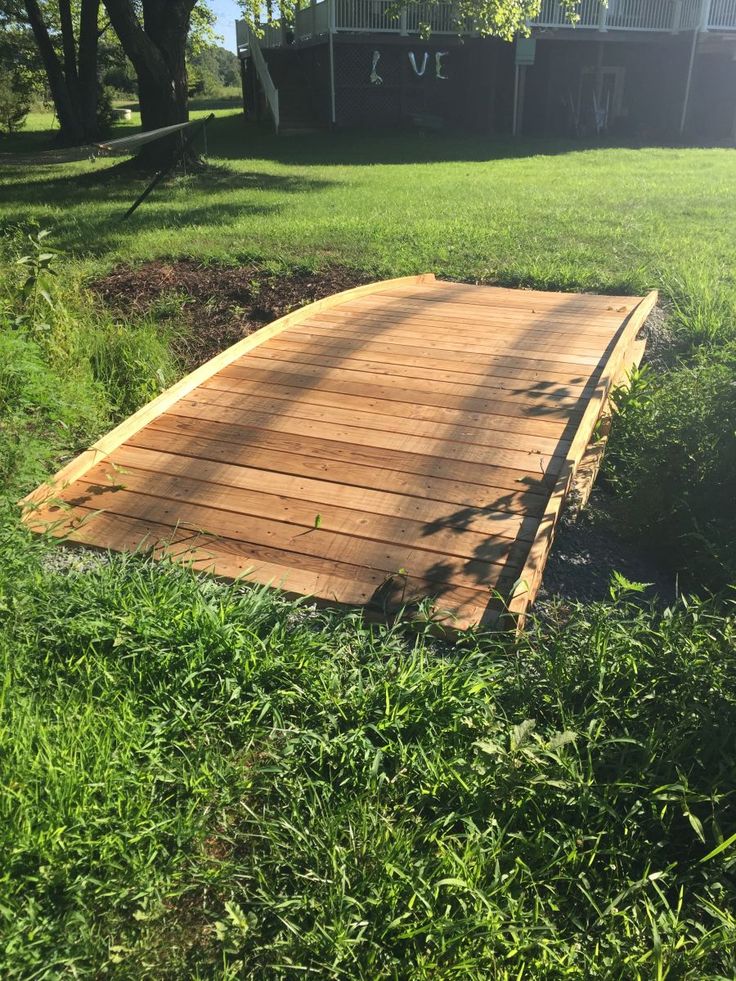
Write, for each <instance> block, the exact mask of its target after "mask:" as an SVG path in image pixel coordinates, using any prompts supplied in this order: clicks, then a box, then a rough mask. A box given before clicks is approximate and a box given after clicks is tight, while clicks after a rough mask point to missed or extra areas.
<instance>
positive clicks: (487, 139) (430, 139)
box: [208, 115, 660, 167]
mask: <svg viewBox="0 0 736 981" xmlns="http://www.w3.org/2000/svg"><path fill="white" fill-rule="evenodd" d="M208 143H209V150H210V153H211V154H212V155H213V156H220V157H223V158H226V159H231V160H243V159H247V158H249V157H250V158H253V157H256V158H263V159H268V160H273V161H275V162H278V163H283V164H295V165H298V166H307V167H308V166H330V165H333V166H350V165H353V164H354V165H358V166H366V165H369V164H421V163H485V162H489V161H493V160H513V159H523V158H527V157H540V156H541V157H552V156H560V155H564V154H568V153H581V152H583V151H586V150H612V149H629V150H641V149H646V148H649V147H650V146H652V145H656V146H658V145H660V144H642V143H641V142H637V141H636V140H631V141H627V140H608V141H605V140H601V139H571V138H564V137H541V136H540V137H530V136H523V137H518V138H512V137H510V136H508V135H504V134H477V133H476V134H473V133H471V134H468V133H460V132H457V131H447V132H439V133H438V132H432V133H425V132H423V131H421V130H417V129H409V130H401V131H399V130H396V129H392V130H386V129H383V130H382V129H371V130H366V129H360V130H347V129H342V130H338V131H336V132H328V131H327V130H323V131H318V132H314V133H296V134H281V135H278V136H276V135H275V134H274V133H273V132H271V131H270V130H269V129H267V128H265V127H264V126H262V125H261V124H259V123H256V122H253V121H248V120H244V119H243V117H242V116H240V115H231V116H222V117H220V118H218V119H215V120H214V121H213V122H212V123H211V124H210V126H209V127H208Z"/></svg>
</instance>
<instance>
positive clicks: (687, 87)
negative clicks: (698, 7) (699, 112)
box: [680, 27, 700, 136]
mask: <svg viewBox="0 0 736 981" xmlns="http://www.w3.org/2000/svg"><path fill="white" fill-rule="evenodd" d="M699 33H700V28H698V27H696V28H695V30H694V31H693V41H692V44H691V45H690V60H689V61H688V65H687V78H686V79H685V95H684V97H683V100H682V113H681V114H680V136H682V134H683V133H684V132H685V123H686V122H687V111H688V109H689V108H690V87H691V85H692V81H693V67H694V65H695V50H696V48H697V46H698V34H699Z"/></svg>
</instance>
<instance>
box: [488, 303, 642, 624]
mask: <svg viewBox="0 0 736 981" xmlns="http://www.w3.org/2000/svg"><path fill="white" fill-rule="evenodd" d="M657 298H658V293H657V291H656V290H653V291H652V292H650V293H649V294H648V295H647V296H646V297H644V299H643V300H641V301H640V302H639V304H638V306H637V307H635V309H634V311H633V312H632V313H631V314H629V316H628V318H627V320H626V322H625V324H624V327H623V330H621V331H620V332H619V334H618V340H617V343H616V347H615V349H614V351H613V352H612V354H611V356H610V357H609V359H608V362H607V363H606V366H605V368H604V371H603V374H602V376H601V378H600V381H599V382H598V387H597V389H596V393H595V395H594V396H593V397H592V398H591V399H590V401H589V402H588V404H587V406H586V408H585V412H584V413H583V418H582V419H581V421H580V424H579V426H578V430H577V432H576V434H575V437H574V438H573V441H572V443H571V445H570V449H569V450H568V452H567V457H566V459H565V462H564V465H563V467H562V469H561V470H560V472H559V474H558V477H557V483H556V484H555V487H554V490H553V491H552V494H551V495H550V498H549V501H548V503H547V507H546V508H545V513H544V515H543V516H542V520H541V521H540V523H539V528H538V530H537V534H536V536H535V539H534V541H533V542H532V545H531V548H530V549H529V554H528V556H527V559H526V562H525V563H524V567H523V569H522V572H521V575H520V576H519V580H520V583H519V587H518V588H517V589H516V590H515V594H514V596H513V597H512V598H511V601H510V603H509V605H508V609H509V612H510V613H512V614H516V615H518V617H519V625H520V627H521V626H522V625H523V618H524V615H525V613H526V610H527V609H528V607H529V605H530V604H531V603H532V602H533V601H534V598H535V596H536V594H537V591H538V589H539V585H540V583H541V579H542V572H543V570H544V564H545V562H546V560H547V556H548V554H549V550H550V548H551V547H552V542H553V540H554V534H555V531H556V528H557V522H558V519H559V516H560V512H561V510H562V505H563V503H564V500H565V496H566V494H567V492H568V490H569V488H570V484H571V482H572V480H573V477H574V475H575V469H576V467H577V465H578V463H579V461H580V459H581V457H582V456H583V454H584V452H585V448H586V447H587V445H588V443H589V442H590V438H591V436H592V434H593V429H594V427H595V424H596V420H597V419H598V416H599V415H600V413H601V409H602V408H603V405H604V403H605V401H606V399H607V398H608V395H609V393H610V391H611V388H612V386H613V384H614V382H615V380H616V378H617V377H618V376H619V373H620V371H621V366H622V364H623V362H624V360H625V358H626V355H627V353H628V352H629V351H630V349H631V346H632V345H633V344H634V342H635V341H636V337H637V334H638V333H639V331H640V330H641V328H642V327H643V325H644V322H645V321H646V319H647V317H648V316H649V314H650V313H651V312H652V310H653V309H654V307H655V305H656V303H657Z"/></svg>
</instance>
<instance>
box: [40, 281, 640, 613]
mask: <svg viewBox="0 0 736 981" xmlns="http://www.w3.org/2000/svg"><path fill="white" fill-rule="evenodd" d="M655 300H656V294H650V296H648V297H647V298H646V299H645V300H639V299H638V298H635V297H605V296H593V295H590V294H585V295H583V294H579V295H578V294H557V293H540V292H538V291H525V290H506V289H498V288H494V287H475V286H469V285H466V284H455V283H439V282H436V281H435V280H434V277H433V276H418V277H409V278H407V279H403V280H391V281H387V282H384V283H374V284H370V285H368V286H363V287H359V288H357V289H356V290H349V291H347V292H346V293H343V294H338V295H336V296H333V297H329V298H327V299H326V300H321V301H319V302H318V303H316V304H311V305H309V306H306V307H304V308H302V309H300V310H297V311H295V312H293V313H291V314H289V315H288V316H287V317H284V318H282V319H281V320H279V321H276V322H275V323H273V324H271V325H269V326H268V327H265V328H263V329H262V330H260V331H258V332H257V333H256V334H253V335H251V336H249V337H247V338H245V339H244V340H243V341H241V342H240V343H238V344H236V345H234V346H233V347H231V348H229V349H228V350H227V351H223V352H222V353H221V354H219V355H217V357H215V358H213V359H212V360H211V361H209V362H207V364H205V365H202V367H201V368H198V369H197V370H196V371H194V372H192V373H191V374H190V375H188V376H187V377H186V378H184V379H182V381H180V382H179V383H177V385H175V386H173V387H172V388H171V389H169V390H168V391H167V392H165V393H164V394H163V395H161V396H159V398H158V399H155V400H154V401H153V402H151V403H149V404H148V405H147V406H144V407H143V409H141V410H140V411H139V412H137V413H136V414H135V415H133V416H131V417H130V418H129V419H127V420H126V421H125V422H124V423H123V424H122V425H120V426H118V427H117V428H116V429H115V430H113V431H112V432H111V433H109V434H108V435H107V436H104V437H103V438H102V439H101V440H99V441H98V442H97V443H96V444H95V445H94V446H93V447H91V448H90V449H89V450H87V451H86V452H85V453H83V454H81V455H80V456H79V457H77V458H76V459H75V460H73V461H71V462H70V463H69V464H67V466H66V467H64V468H63V469H62V470H61V471H59V473H58V474H57V475H56V476H55V477H54V478H53V479H52V480H51V481H50V482H49V483H48V484H45V485H43V486H42V487H39V488H37V489H36V490H35V491H34V492H33V493H32V494H30V495H29V496H28V497H27V498H26V499H25V501H24V520H25V521H26V522H27V524H28V525H29V527H31V528H32V529H33V530H34V531H39V532H45V533H48V534H51V535H54V536H56V537H59V538H63V539H64V540H66V541H68V542H70V543H76V544H83V545H87V546H93V547H97V548H106V549H113V550H118V551H130V550H135V549H140V550H144V551H146V552H149V553H150V554H151V555H153V556H154V557H156V558H160V559H164V558H165V559H169V560H175V561H177V562H185V563H188V564H190V565H191V566H192V568H194V569H197V570H206V571H208V572H211V573H213V574H215V575H218V576H221V577H225V578H228V579H235V578H247V579H250V580H252V581H254V582H258V583H265V584H270V585H273V586H277V587H279V588H281V589H284V590H285V591H286V592H287V593H289V594H293V595H304V594H307V595H311V596H314V597H315V598H316V599H318V600H320V601H322V602H326V603H335V602H336V603H342V604H351V605H360V606H363V607H365V608H366V610H367V611H369V612H370V613H371V614H378V615H385V614H387V613H388V612H391V611H393V610H395V609H397V608H398V607H400V606H401V605H404V604H414V603H418V602H419V601H420V600H422V599H423V598H427V597H428V598H429V599H430V600H431V601H432V602H433V603H435V604H436V606H437V608H438V609H440V610H442V614H441V616H440V619H441V621H442V622H443V623H444V624H445V625H447V626H448V627H449V626H452V627H454V628H465V627H470V626H478V625H491V624H493V625H495V624H497V623H508V622H509V620H511V621H512V622H514V623H517V624H520V623H522V622H523V617H524V615H525V613H526V611H527V609H528V606H529V603H530V602H531V601H532V600H533V598H534V595H535V593H536V590H537V588H538V586H539V582H540V580H541V575H542V570H543V567H544V562H545V561H546V557H547V553H548V550H549V547H550V545H551V542H552V537H553V534H554V529H555V527H556V523H557V518H558V515H559V512H560V509H561V507H562V504H563V502H564V499H565V496H566V494H567V492H568V489H569V486H570V481H571V479H572V476H573V474H574V473H575V470H576V468H577V467H578V465H579V464H580V461H581V459H582V458H583V455H584V453H585V450H586V447H587V445H588V443H589V441H590V437H591V434H592V432H593V429H594V426H595V423H596V420H597V419H598V416H599V414H600V412H601V409H602V407H603V405H604V403H605V401H606V399H607V398H608V395H609V393H610V390H611V387H612V385H614V384H616V383H617V382H618V380H619V379H620V378H621V377H622V372H625V370H626V369H627V367H628V366H629V365H630V364H632V363H634V362H636V360H637V358H638V357H640V355H641V343H640V342H637V341H636V335H637V333H638V331H639V328H640V327H641V325H642V324H643V322H644V319H645V318H646V315H647V313H648V312H649V310H650V309H651V307H652V306H653V304H654V302H655ZM504 598H505V599H504ZM502 599H504V602H503V603H502V602H501V600H502ZM504 604H507V605H508V609H506V608H505V605H504Z"/></svg>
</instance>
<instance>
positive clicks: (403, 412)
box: [199, 372, 569, 439]
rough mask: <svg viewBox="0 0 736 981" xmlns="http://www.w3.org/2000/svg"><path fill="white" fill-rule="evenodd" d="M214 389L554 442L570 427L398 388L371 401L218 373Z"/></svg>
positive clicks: (208, 383) (213, 380)
mask: <svg viewBox="0 0 736 981" xmlns="http://www.w3.org/2000/svg"><path fill="white" fill-rule="evenodd" d="M210 389H213V390H215V391H218V392H231V393H233V392H237V393H239V394H241V395H242V396H256V397H258V398H259V399H260V400H262V404H263V405H266V404H267V403H268V402H269V401H272V400H273V401H276V400H282V401H287V402H301V403H306V404H312V405H319V406H334V407H335V408H340V409H351V407H353V406H356V407H359V408H360V410H361V411H363V412H372V413H374V414H376V415H379V416H384V415H386V416H395V415H399V416H401V417H402V418H413V419H422V420H424V421H425V422H438V423H446V424H453V422H454V421H456V420H458V419H461V420H462V422H463V424H464V425H467V426H476V427H480V428H482V429H505V430H506V431H507V432H512V433H526V434H527V435H540V436H547V437H549V438H550V439H561V438H565V437H564V433H565V430H566V429H567V428H568V426H569V424H566V423H564V422H563V421H562V420H560V421H548V420H546V419H539V418H533V419H529V418H526V419H524V418H517V417H515V416H507V415H501V414H500V413H491V412H472V411H466V410H465V408H464V406H465V403H464V401H463V400H462V399H457V398H455V399H453V398H451V397H450V396H447V397H445V400H444V401H445V402H446V403H449V405H447V404H446V405H441V404H439V405H438V404H430V405H423V404H421V403H419V402H414V401H412V402H405V401H403V400H402V398H401V396H402V395H403V394H404V393H403V392H401V391H400V390H398V389H394V390H393V394H394V395H395V396H396V398H394V399H384V398H368V397H366V396H364V395H360V394H358V393H353V392H350V393H343V392H333V391H330V390H325V389H323V388H322V387H321V386H320V388H299V387H297V386H295V385H269V384H265V383H263V382H260V381H249V380H247V379H244V378H232V377H228V376H226V375H223V374H221V373H219V372H218V374H217V375H214V376H213V377H212V378H209V379H208V380H207V381H206V382H203V383H202V385H201V386H200V389H199V392H200V393H203V392H204V391H209V390H210Z"/></svg>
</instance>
